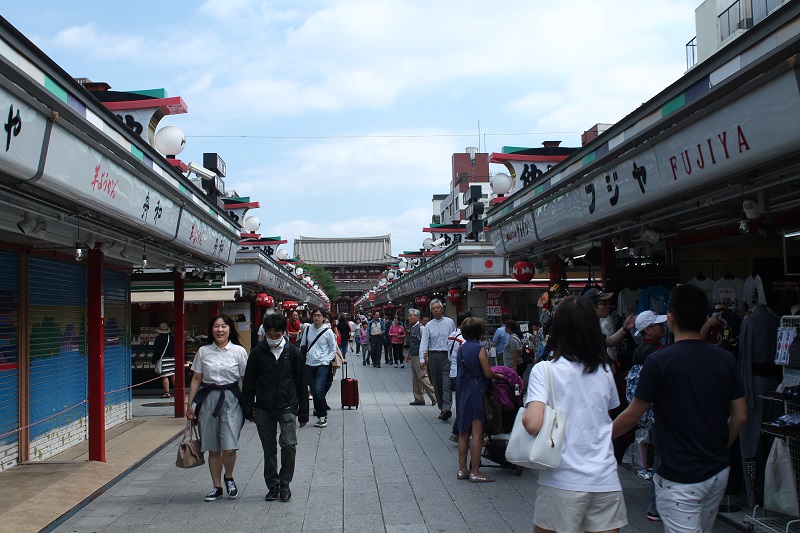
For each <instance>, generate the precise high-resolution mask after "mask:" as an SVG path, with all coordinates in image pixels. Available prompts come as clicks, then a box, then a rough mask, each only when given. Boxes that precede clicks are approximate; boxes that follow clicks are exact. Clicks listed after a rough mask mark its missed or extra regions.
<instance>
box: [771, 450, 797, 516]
mask: <svg viewBox="0 0 800 533" xmlns="http://www.w3.org/2000/svg"><path fill="white" fill-rule="evenodd" d="M764 507H765V508H766V509H770V510H772V511H777V512H779V513H783V514H787V515H789V516H800V508H799V507H800V506H799V505H798V501H797V484H796V483H795V479H794V469H793V468H792V459H791V457H789V448H788V447H787V446H786V443H785V442H784V441H783V440H781V439H775V442H774V443H773V444H772V450H770V452H769V457H768V458H767V467H766V470H765V472H764Z"/></svg>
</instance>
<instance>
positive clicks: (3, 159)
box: [0, 88, 47, 179]
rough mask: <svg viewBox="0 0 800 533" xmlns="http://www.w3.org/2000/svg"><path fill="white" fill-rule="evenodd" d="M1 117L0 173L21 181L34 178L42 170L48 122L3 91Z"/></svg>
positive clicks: (0, 105) (0, 107) (0, 106)
mask: <svg viewBox="0 0 800 533" xmlns="http://www.w3.org/2000/svg"><path fill="white" fill-rule="evenodd" d="M0 118H2V119H3V133H2V148H0V170H3V171H4V172H7V173H8V174H10V175H12V176H16V177H18V178H21V179H29V178H32V177H33V176H34V175H35V174H36V171H37V169H38V168H39V159H40V157H41V155H42V144H44V134H45V129H46V128H47V119H46V118H45V116H44V115H42V114H41V113H38V112H36V111H34V110H33V108H31V107H28V106H27V105H26V104H25V103H24V102H23V101H22V100H20V99H18V98H16V97H14V96H12V95H11V93H9V92H8V91H6V90H5V89H2V88H0Z"/></svg>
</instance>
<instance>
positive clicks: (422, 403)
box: [408, 400, 425, 405]
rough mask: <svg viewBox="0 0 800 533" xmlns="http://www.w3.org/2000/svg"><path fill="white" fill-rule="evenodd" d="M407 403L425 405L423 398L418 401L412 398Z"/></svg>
mask: <svg viewBox="0 0 800 533" xmlns="http://www.w3.org/2000/svg"><path fill="white" fill-rule="evenodd" d="M408 405H425V400H420V401H417V400H414V401H413V402H410V403H409V404H408Z"/></svg>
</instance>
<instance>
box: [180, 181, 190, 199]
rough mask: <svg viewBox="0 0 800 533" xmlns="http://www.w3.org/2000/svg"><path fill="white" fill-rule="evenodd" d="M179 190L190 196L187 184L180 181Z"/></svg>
mask: <svg viewBox="0 0 800 533" xmlns="http://www.w3.org/2000/svg"><path fill="white" fill-rule="evenodd" d="M178 190H179V191H181V192H182V193H183V194H185V195H186V196H189V189H188V188H187V187H186V185H184V184H182V183H179V184H178Z"/></svg>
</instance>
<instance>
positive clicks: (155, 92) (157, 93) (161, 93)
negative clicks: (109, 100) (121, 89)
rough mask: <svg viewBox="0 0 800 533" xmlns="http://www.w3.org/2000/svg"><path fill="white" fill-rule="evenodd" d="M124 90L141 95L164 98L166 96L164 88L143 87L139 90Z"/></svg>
mask: <svg viewBox="0 0 800 533" xmlns="http://www.w3.org/2000/svg"><path fill="white" fill-rule="evenodd" d="M125 92H126V93H131V94H141V95H142V96H149V97H151V98H166V97H167V96H168V95H167V90H166V89H144V90H141V91H125Z"/></svg>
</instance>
